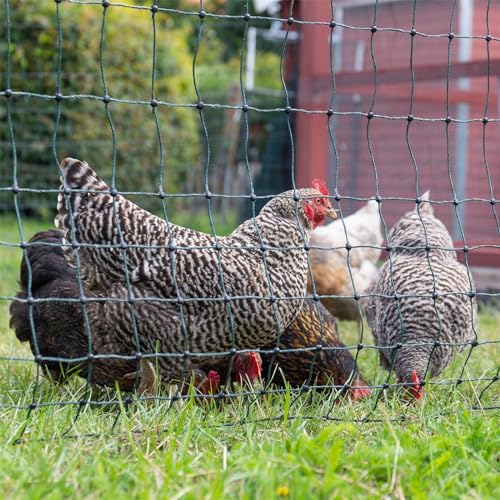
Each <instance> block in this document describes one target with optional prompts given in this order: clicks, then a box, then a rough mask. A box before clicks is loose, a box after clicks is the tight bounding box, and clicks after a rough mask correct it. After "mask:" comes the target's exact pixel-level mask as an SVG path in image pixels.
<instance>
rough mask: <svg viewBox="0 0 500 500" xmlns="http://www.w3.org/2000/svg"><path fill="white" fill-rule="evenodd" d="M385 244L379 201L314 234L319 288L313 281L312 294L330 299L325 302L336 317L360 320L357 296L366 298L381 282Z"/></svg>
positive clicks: (313, 263) (313, 266)
mask: <svg viewBox="0 0 500 500" xmlns="http://www.w3.org/2000/svg"><path fill="white" fill-rule="evenodd" d="M383 241H384V238H383V236H382V231H381V218H380V213H379V207H378V203H377V202H376V201H375V200H370V201H368V203H366V205H364V206H363V207H362V208H360V209H359V210H358V211H357V212H355V213H353V214H352V215H349V216H348V217H345V218H344V219H343V221H342V220H340V219H339V220H337V221H335V222H332V223H330V224H327V225H325V226H320V227H318V228H317V229H316V230H315V231H313V234H312V238H311V250H310V263H311V269H312V273H313V275H314V285H315V286H314V287H313V285H312V283H311V280H310V279H309V282H308V291H309V292H310V293H314V291H316V293H317V294H318V295H320V296H326V297H322V298H321V301H322V302H323V304H324V305H325V307H326V308H327V309H328V310H329V311H330V312H331V313H332V314H333V315H334V316H336V317H338V318H340V319H351V320H360V319H361V318H360V314H359V309H358V306H357V301H356V299H355V298H354V295H355V293H357V294H360V295H361V294H363V293H364V292H365V291H366V290H367V288H368V287H369V286H370V285H371V284H372V283H373V282H374V281H375V279H376V278H377V275H378V268H377V266H376V262H377V261H378V259H379V257H380V254H381V252H382V250H381V245H382V243H383ZM347 248H349V250H347ZM349 268H350V272H349ZM360 305H361V303H360Z"/></svg>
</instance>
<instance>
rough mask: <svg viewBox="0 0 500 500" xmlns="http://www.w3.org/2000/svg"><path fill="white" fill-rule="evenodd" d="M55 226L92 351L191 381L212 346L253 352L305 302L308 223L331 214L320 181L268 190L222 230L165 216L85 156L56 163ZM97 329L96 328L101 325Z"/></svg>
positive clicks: (311, 224) (166, 376)
mask: <svg viewBox="0 0 500 500" xmlns="http://www.w3.org/2000/svg"><path fill="white" fill-rule="evenodd" d="M60 169H61V173H62V187H61V191H60V194H59V197H58V213H57V215H56V218H55V224H56V227H57V228H59V229H60V230H61V231H63V233H64V241H65V242H66V243H67V246H66V247H65V248H64V252H65V255H66V257H67V258H68V261H69V262H70V263H71V265H72V266H74V267H78V268H79V271H80V275H81V278H82V281H83V283H84V284H85V288H86V290H88V293H89V294H91V295H93V296H95V297H96V298H98V300H94V301H92V302H91V303H90V304H88V306H87V308H88V309H89V313H88V317H89V323H90V330H91V332H92V343H93V346H94V348H95V350H96V351H97V352H99V353H102V354H115V355H133V354H135V353H137V352H140V353H143V354H144V353H146V354H154V353H157V352H160V353H162V355H160V356H158V358H157V359H158V365H159V370H160V373H161V376H162V379H164V380H165V381H168V380H172V379H181V380H183V379H185V378H186V376H187V377H188V378H190V372H191V371H192V370H194V369H197V368H198V367H199V366H201V365H203V364H206V363H207V362H209V361H210V359H214V356H210V353H220V352H225V351H227V352H230V350H231V349H232V348H236V349H239V350H241V349H250V350H255V349H258V348H259V347H261V346H264V345H267V344H268V343H269V342H272V341H273V340H275V339H276V337H277V335H278V334H279V333H280V332H281V331H283V330H284V329H285V328H286V327H287V326H288V324H289V323H290V322H291V321H293V319H294V318H295V317H296V315H297V314H298V313H299V311H300V308H301V306H302V302H303V297H304V295H305V291H306V281H307V253H306V249H305V246H306V245H307V244H308V243H309V240H310V234H311V231H312V230H313V229H314V228H315V227H316V226H317V225H319V224H320V223H321V222H322V221H323V220H324V218H325V217H326V216H330V217H334V216H335V211H334V210H333V209H332V207H331V205H330V202H329V200H328V190H327V189H326V186H325V184H324V183H323V182H320V181H315V182H313V185H314V186H315V187H313V188H308V189H299V190H296V191H295V192H293V191H289V192H286V193H282V194H281V195H279V196H277V197H275V198H273V199H271V200H270V201H269V202H268V203H267V204H266V205H265V206H264V207H263V209H262V210H261V212H260V213H259V215H258V216H257V217H255V219H252V220H249V221H246V222H244V223H243V224H241V225H240V226H239V227H238V228H236V229H235V231H234V232H233V233H232V234H230V235H229V236H226V237H221V238H218V237H215V236H212V235H208V234H204V233H200V232H197V231H193V230H190V229H187V228H184V227H180V226H176V225H174V224H170V223H167V222H165V221H164V220H163V219H160V218H158V217H156V216H154V215H152V214H150V213H149V212H147V211H145V210H143V209H141V208H140V207H138V206H137V205H135V204H134V203H132V202H130V201H129V200H126V199H125V198H124V197H123V196H121V195H119V194H117V193H116V192H115V191H114V189H110V188H109V187H108V186H107V185H106V184H105V183H104V182H103V181H102V180H101V179H100V178H99V177H98V176H97V174H96V173H95V172H94V171H93V170H92V168H91V167H90V166H89V165H88V164H87V163H85V162H82V161H79V160H75V159H71V158H67V159H65V160H63V161H62V162H61V165H60ZM94 332H97V334H94Z"/></svg>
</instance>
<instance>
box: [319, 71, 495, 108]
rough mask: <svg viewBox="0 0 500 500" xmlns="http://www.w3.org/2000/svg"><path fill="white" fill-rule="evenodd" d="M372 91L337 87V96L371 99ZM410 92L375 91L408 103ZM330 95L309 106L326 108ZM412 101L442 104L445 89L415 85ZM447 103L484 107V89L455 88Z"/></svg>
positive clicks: (395, 87)
mask: <svg viewBox="0 0 500 500" xmlns="http://www.w3.org/2000/svg"><path fill="white" fill-rule="evenodd" d="M495 81H496V77H495ZM492 83H493V82H492ZM496 88H497V86H496V85H492V87H491V89H490V106H496V102H497V97H498V93H497V90H496ZM373 90H374V89H373V88H369V87H365V86H361V85H355V86H350V87H349V88H344V87H337V94H343V95H346V94H347V95H354V94H358V95H360V96H364V97H368V98H371V97H372V96H373ZM410 90H411V89H410V86H409V85H408V84H405V85H402V84H398V85H391V86H390V87H385V86H384V87H379V88H378V89H377V97H381V98H384V99H396V100H401V99H406V100H407V101H408V102H409V100H410ZM331 93H332V89H331V88H330V89H328V91H326V90H325V91H323V92H319V93H317V94H315V95H313V96H311V98H312V99H311V101H310V102H309V104H313V103H314V104H315V105H317V106H326V104H327V103H328V101H329V100H330V98H331ZM413 101H414V102H435V103H439V104H444V103H445V102H446V92H445V87H444V85H443V86H441V87H436V86H435V85H429V84H420V85H418V84H417V85H416V86H415V89H414V92H413ZM448 102H449V103H450V104H458V103H467V104H470V105H472V106H478V107H484V105H485V102H486V88H485V89H484V90H476V89H475V90H459V89H456V88H454V89H450V92H449V94H448Z"/></svg>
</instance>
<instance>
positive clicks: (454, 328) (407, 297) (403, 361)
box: [366, 192, 477, 399]
mask: <svg viewBox="0 0 500 500" xmlns="http://www.w3.org/2000/svg"><path fill="white" fill-rule="evenodd" d="M422 199H423V202H422V203H421V204H420V208H419V210H417V208H415V209H414V210H413V211H411V212H408V213H407V214H406V215H404V216H403V217H402V218H401V219H400V220H399V221H398V222H397V223H396V224H395V226H394V227H393V228H392V229H391V231H390V233H389V235H388V244H389V246H390V248H391V251H390V255H389V256H390V259H388V260H387V261H386V263H385V264H384V266H383V267H382V269H381V273H380V275H379V278H378V280H377V281H376V282H375V283H374V284H373V285H372V286H371V287H370V289H369V290H368V291H367V293H368V294H373V295H370V296H369V297H368V298H367V301H366V315H367V320H368V323H369V325H370V327H371V329H372V332H373V336H374V338H375V342H376V344H377V345H378V346H380V347H381V348H382V350H381V351H380V361H381V364H382V365H383V366H384V367H386V368H387V369H394V371H395V372H396V376H397V378H398V381H399V382H400V383H402V384H405V387H406V388H407V390H408V391H409V392H410V394H411V395H412V396H413V397H415V398H417V399H418V398H420V397H421V396H422V383H423V381H424V380H425V378H426V376H427V375H430V376H431V377H432V376H436V375H439V374H440V373H441V372H442V371H443V370H444V369H445V368H446V367H447V366H448V364H449V363H450V361H451V359H452V357H453V353H454V352H455V351H462V350H463V349H464V347H465V345H467V344H468V343H471V342H473V341H474V340H475V338H476V333H475V328H476V324H477V304H476V300H475V295H474V283H473V281H472V277H471V276H470V274H469V273H468V272H467V268H466V267H465V266H464V265H462V264H460V263H459V262H458V261H457V256H456V252H455V251H454V250H453V242H452V239H451V236H450V234H449V233H448V231H447V229H446V227H445V226H444V224H443V223H442V222H441V221H440V220H439V219H437V218H436V217H435V216H434V211H433V209H432V207H431V205H430V203H429V201H428V200H429V192H427V193H425V195H424V196H423V197H422Z"/></svg>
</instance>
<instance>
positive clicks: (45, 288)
mask: <svg viewBox="0 0 500 500" xmlns="http://www.w3.org/2000/svg"><path fill="white" fill-rule="evenodd" d="M62 241H63V233H62V232H61V231H57V230H55V229H52V230H49V231H43V232H40V233H37V234H36V235H35V236H33V238H31V240H30V241H29V244H28V245H27V248H26V256H25V258H24V259H23V261H22V262H21V273H20V275H21V276H20V285H21V290H20V291H19V293H18V294H17V298H18V299H21V300H15V301H13V302H12V304H11V306H10V315H11V320H10V326H11V328H13V329H14V330H15V332H16V336H17V338H18V339H19V340H20V341H21V342H29V343H30V346H31V350H32V352H33V354H34V355H35V359H36V361H37V362H38V363H39V364H40V365H41V366H42V367H44V368H46V369H47V370H48V372H49V374H50V376H51V377H52V379H54V380H56V381H58V382H63V381H64V380H65V378H66V377H67V376H68V375H70V374H73V373H77V374H79V375H80V376H82V377H85V378H88V379H89V381H90V382H92V383H94V384H98V385H104V386H108V387H113V386H114V385H115V383H117V384H118V386H119V387H120V389H121V390H124V391H131V390H132V389H133V388H134V383H135V378H136V373H135V372H136V361H135V360H133V359H131V360H119V359H116V358H113V357H107V358H102V357H99V356H100V355H102V354H104V353H103V352H101V351H99V347H98V343H95V342H94V340H95V339H96V338H98V337H99V336H103V335H105V334H107V332H103V331H101V330H97V329H95V328H94V329H92V331H91V335H90V339H91V343H90V346H89V335H88V334H87V329H86V322H85V312H86V314H87V315H91V314H92V313H93V309H94V308H95V303H94V302H92V299H93V298H96V295H94V294H92V293H91V292H90V291H89V290H87V289H86V287H85V284H84V283H82V287H83V288H82V291H83V294H84V296H85V297H86V301H87V303H86V311H85V312H84V309H83V305H82V303H81V301H80V296H81V294H80V283H79V281H78V279H77V273H76V270H75V269H74V268H72V267H70V265H69V264H68V262H67V260H66V258H65V257H64V255H63V249H62V246H61V245H62ZM28 263H29V265H28ZM30 276H31V286H30V285H29V281H30ZM29 290H31V297H32V299H30V298H29V295H30V294H29V293H28V291H29ZM30 302H31V303H32V305H31V306H30ZM30 307H31V308H32V312H31V314H30ZM30 317H31V318H32V320H33V330H32V328H31V319H30ZM89 353H91V354H92V355H93V356H94V359H93V360H92V363H91V369H89V366H90V363H89V362H88V361H87V362H86V361H84V360H85V358H86V357H87V356H88V355H89ZM239 356H242V359H241V360H240V359H239ZM47 358H48V359H47ZM50 358H56V359H50ZM244 363H245V356H243V354H241V355H238V354H237V355H236V357H235V363H234V366H235V368H234V375H233V376H234V377H235V378H238V377H240V376H244V373H245V372H244V367H242V364H244ZM139 365H140V369H139V379H140V380H139V384H138V386H137V393H139V394H148V393H152V392H153V389H154V388H155V386H156V384H157V378H156V372H155V368H154V366H153V364H152V361H151V359H150V358H142V359H141V360H140V363H139ZM240 367H241V370H242V373H241V374H240V373H239V371H238V370H239V369H240ZM186 382H190V381H189V380H188V381H186ZM219 383H220V376H219V375H218V373H217V372H216V371H214V370H211V371H208V372H207V373H205V372H203V371H202V370H197V371H196V373H195V377H194V379H193V385H194V386H195V388H197V389H198V391H199V392H201V393H207V392H210V391H211V390H215V389H216V388H217V387H218V385H219ZM188 387H189V385H188V384H187V383H185V384H184V386H183V388H182V392H183V393H187V391H188Z"/></svg>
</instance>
